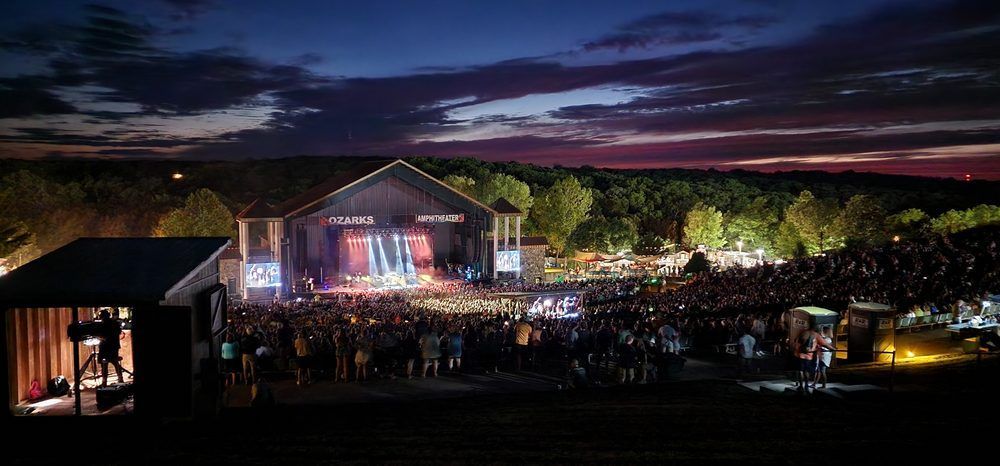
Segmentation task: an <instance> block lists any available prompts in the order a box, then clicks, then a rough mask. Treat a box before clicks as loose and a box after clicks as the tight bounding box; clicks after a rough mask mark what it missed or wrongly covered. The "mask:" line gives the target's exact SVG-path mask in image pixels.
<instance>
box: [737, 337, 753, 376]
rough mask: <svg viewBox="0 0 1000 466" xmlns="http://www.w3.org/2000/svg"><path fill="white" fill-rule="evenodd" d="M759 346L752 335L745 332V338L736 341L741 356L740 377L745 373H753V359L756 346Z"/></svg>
mask: <svg viewBox="0 0 1000 466" xmlns="http://www.w3.org/2000/svg"><path fill="white" fill-rule="evenodd" d="M756 345H757V339H756V338H754V337H753V336H752V335H750V333H749V332H746V331H744V332H743V336H742V337H740V339H739V340H737V341H736V352H737V353H738V356H739V359H740V361H739V367H738V368H737V369H738V372H739V375H740V376H742V375H743V371H753V358H754V346H756Z"/></svg>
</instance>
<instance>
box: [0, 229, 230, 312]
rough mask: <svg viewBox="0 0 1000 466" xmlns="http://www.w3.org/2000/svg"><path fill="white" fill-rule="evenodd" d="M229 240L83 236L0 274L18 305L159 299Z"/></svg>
mask: <svg viewBox="0 0 1000 466" xmlns="http://www.w3.org/2000/svg"><path fill="white" fill-rule="evenodd" d="M228 245H229V238H80V239H78V240H76V241H73V242H72V243H69V244H67V245H65V246H63V247H61V248H59V249H56V250H55V251H52V252H50V253H48V254H46V255H44V256H42V257H40V258H38V259H36V260H34V261H32V262H29V263H27V264H25V265H24V266H22V267H19V268H17V269H15V270H14V271H13V272H11V273H9V274H8V275H7V276H5V277H3V278H0V303H3V304H6V305H9V306H18V307H69V306H77V305H78V306H96V305H108V306H112V305H128V304H133V303H142V302H154V301H161V300H163V299H165V298H166V296H167V295H168V294H170V293H172V291H173V290H174V289H175V287H177V286H179V285H181V284H183V283H184V282H186V281H187V280H188V279H189V278H190V277H192V276H193V275H194V274H196V273H197V272H198V271H200V270H201V269H202V268H203V267H204V266H205V265H207V264H208V263H209V262H210V261H212V260H214V259H216V258H217V257H218V256H219V254H221V253H222V251H223V250H225V249H226V247H227V246H228Z"/></svg>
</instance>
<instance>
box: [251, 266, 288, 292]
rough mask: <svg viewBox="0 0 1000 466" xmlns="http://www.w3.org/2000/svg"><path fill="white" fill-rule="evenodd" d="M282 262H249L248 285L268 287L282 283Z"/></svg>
mask: <svg viewBox="0 0 1000 466" xmlns="http://www.w3.org/2000/svg"><path fill="white" fill-rule="evenodd" d="M280 270H281V266H280V264H278V263H277V262H259V263H256V264H247V270H246V281H245V282H244V283H246V287H247V288H267V287H271V286H280V285H281V273H279V271H280Z"/></svg>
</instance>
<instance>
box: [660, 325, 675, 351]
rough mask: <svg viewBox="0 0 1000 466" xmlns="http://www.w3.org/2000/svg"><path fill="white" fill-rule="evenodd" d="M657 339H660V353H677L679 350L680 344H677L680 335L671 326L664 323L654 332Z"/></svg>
mask: <svg viewBox="0 0 1000 466" xmlns="http://www.w3.org/2000/svg"><path fill="white" fill-rule="evenodd" d="M656 334H657V337H659V339H660V352H661V353H677V352H678V350H679V349H680V344H679V343H678V341H679V338H680V335H679V334H678V332H677V329H675V328H674V327H673V326H671V325H670V324H669V323H665V324H663V325H662V326H660V329H659V330H658V331H657V332H656Z"/></svg>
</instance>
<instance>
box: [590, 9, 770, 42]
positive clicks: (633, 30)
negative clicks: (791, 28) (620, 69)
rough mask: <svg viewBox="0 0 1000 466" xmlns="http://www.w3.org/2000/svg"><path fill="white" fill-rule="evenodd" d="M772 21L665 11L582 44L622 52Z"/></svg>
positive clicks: (704, 38)
mask: <svg viewBox="0 0 1000 466" xmlns="http://www.w3.org/2000/svg"><path fill="white" fill-rule="evenodd" d="M776 21H777V20H776V19H775V18H771V17H766V16H737V17H728V16H723V15H719V14H716V13H709V12H706V11H689V12H682V13H676V12H666V13H659V14H656V15H651V16H647V17H645V18H640V19H638V20H635V21H632V22H630V23H628V24H626V25H624V26H622V27H621V28H619V30H618V32H616V33H614V34H610V35H607V36H604V37H601V38H600V39H597V40H595V41H592V42H587V43H586V44H584V46H583V47H584V49H586V50H588V51H594V50H599V49H617V50H618V51H619V52H624V51H626V50H628V49H631V48H643V49H645V48H650V47H655V46H661V45H677V44H687V43H696V42H710V41H714V40H719V39H722V38H723V37H725V36H724V34H723V33H745V32H747V31H755V30H759V29H763V28H765V27H767V26H768V25H770V24H772V23H774V22H776Z"/></svg>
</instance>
